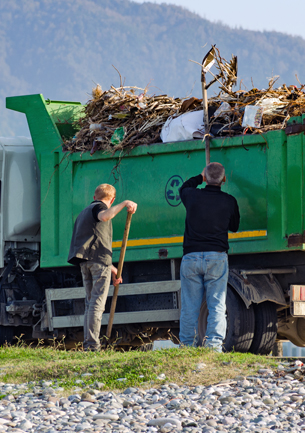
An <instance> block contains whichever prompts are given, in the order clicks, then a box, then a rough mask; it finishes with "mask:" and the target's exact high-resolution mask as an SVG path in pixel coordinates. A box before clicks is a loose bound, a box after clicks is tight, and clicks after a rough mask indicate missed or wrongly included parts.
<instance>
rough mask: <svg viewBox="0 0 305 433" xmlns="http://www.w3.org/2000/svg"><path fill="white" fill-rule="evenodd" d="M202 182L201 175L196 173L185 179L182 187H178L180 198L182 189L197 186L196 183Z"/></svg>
mask: <svg viewBox="0 0 305 433" xmlns="http://www.w3.org/2000/svg"><path fill="white" fill-rule="evenodd" d="M202 182H203V177H202V175H201V174H198V175H197V176H194V177H191V178H190V179H188V180H186V181H185V182H184V184H183V185H182V187H181V188H180V197H181V198H182V196H181V194H182V193H183V190H184V189H186V188H197V186H198V185H201V184H202Z"/></svg>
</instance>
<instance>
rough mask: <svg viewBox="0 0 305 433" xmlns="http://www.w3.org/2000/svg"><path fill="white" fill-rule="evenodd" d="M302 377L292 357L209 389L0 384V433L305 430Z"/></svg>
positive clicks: (261, 432)
mask: <svg viewBox="0 0 305 433" xmlns="http://www.w3.org/2000/svg"><path fill="white" fill-rule="evenodd" d="M202 368H206V366H205V365H203V364H201V365H200V368H198V370H201V369H202ZM304 377H305V366H303V364H302V363H301V361H296V362H295V363H292V364H291V363H281V364H280V365H279V366H278V368H277V369H275V371H273V370H271V369H260V370H259V371H258V374H257V375H254V376H248V377H243V376H237V377H236V378H235V379H234V380H228V381H224V382H222V383H219V384H216V385H213V386H203V385H200V384H197V386H194V387H189V386H187V385H177V384H175V383H166V384H164V385H162V386H159V387H156V388H153V387H152V388H147V389H141V388H135V387H129V388H126V389H125V390H124V391H119V392H110V391H102V390H101V388H102V386H101V385H102V384H101V382H99V383H95V384H94V385H93V387H92V388H91V389H89V390H88V388H87V389H85V388H84V389H82V388H81V387H78V388H75V389H74V393H73V394H71V395H69V396H67V397H62V391H63V388H60V387H58V386H57V384H56V383H55V382H54V383H53V382H51V381H41V382H39V383H33V382H31V383H28V384H21V385H15V384H5V383H0V395H1V396H2V399H1V400H0V433H23V432H29V433H36V432H37V433H58V432H61V433H73V432H80V433H81V432H88V433H89V432H101V433H108V432H109V433H110V432H118V433H128V432H137V433H141V432H149V433H153V432H160V433H167V432H188V433H226V432H249V433H250V432H253V433H267V432H270V433H273V432H279V433H282V432H286V431H287V432H292V433H294V432H295V433H296V432H305V380H304ZM84 386H85V385H84Z"/></svg>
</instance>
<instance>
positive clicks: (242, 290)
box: [228, 269, 287, 308]
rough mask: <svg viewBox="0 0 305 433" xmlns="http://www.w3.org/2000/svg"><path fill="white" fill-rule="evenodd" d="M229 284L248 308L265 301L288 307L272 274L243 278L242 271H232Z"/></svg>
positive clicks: (281, 290)
mask: <svg viewBox="0 0 305 433" xmlns="http://www.w3.org/2000/svg"><path fill="white" fill-rule="evenodd" d="M228 283H229V285H230V286H231V287H232V288H233V289H234V290H235V291H236V292H237V293H238V294H239V296H240V297H241V299H242V300H243V302H244V303H245V305H246V307H247V308H249V307H250V305H251V304H260V303H262V302H265V301H270V302H274V303H275V304H278V305H283V306H287V302H286V300H285V297H284V294H283V289H282V287H281V286H280V284H279V283H278V281H277V280H276V278H275V277H274V276H273V275H272V274H270V275H264V274H262V275H246V276H242V275H241V273H240V271H238V270H235V269H232V270H230V272H229V278H228Z"/></svg>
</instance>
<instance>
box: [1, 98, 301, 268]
mask: <svg viewBox="0 0 305 433" xmlns="http://www.w3.org/2000/svg"><path fill="white" fill-rule="evenodd" d="M7 107H8V108H11V109H14V110H17V111H21V112H24V113H25V114H26V116H27V120H28V123H29V127H30V131H31V134H32V139H33V143H34V146H35V151H36V154H37V158H38V160H39V164H40V169H41V225H42V245H41V265H42V266H44V267H54V266H66V264H67V262H66V260H67V255H68V250H69V245H70V239H71V235H72V229H73V224H74V221H75V219H76V217H77V215H78V214H79V212H80V211H81V210H82V209H83V208H84V207H85V206H86V205H88V204H89V203H90V202H91V201H92V198H93V194H94V189H95V187H96V186H97V185H98V184H100V183H110V184H112V185H114V186H115V187H116V189H117V198H116V202H120V201H122V200H124V199H130V200H134V201H136V202H137V203H138V211H137V212H136V214H135V215H134V216H133V219H132V224H131V229H130V234H129V243H128V248H127V252H126V260H127V261H138V260H152V259H158V257H159V250H160V249H167V250H168V258H176V257H181V256H182V237H183V232H184V218H185V209H184V207H183V205H182V203H181V202H180V198H179V187H180V186H181V184H182V182H183V181H184V180H186V179H187V178H189V177H191V176H194V175H197V174H199V173H200V172H201V171H202V169H203V167H204V165H205V154H204V143H203V142H202V141H201V140H192V141H189V142H180V143H159V144H155V145H151V146H139V147H137V148H135V149H134V150H133V151H132V152H130V153H129V154H128V155H126V156H124V157H123V158H121V159H120V158H119V155H115V156H114V157H113V156H111V155H109V154H105V153H103V152H96V153H95V154H94V155H93V156H90V154H89V152H86V153H82V154H80V153H74V154H65V153H63V152H62V151H61V147H60V145H61V142H62V138H61V135H63V134H64V135H66V134H68V135H72V134H74V131H75V128H74V125H73V124H72V123H73V121H75V120H77V119H78V118H79V116H81V115H83V107H82V106H81V105H80V104H78V103H69V102H58V101H54V102H53V101H47V102H46V101H45V100H44V99H43V96H42V95H30V96H23V97H15V98H8V99H7ZM299 121H300V122H302V119H299ZM63 125H64V127H63ZM303 146H304V144H303V134H295V135H289V136H287V135H286V134H285V132H284V131H271V132H268V133H267V134H264V135H260V134H257V135H247V136H243V137H242V136H237V137H233V138H226V139H222V138H217V139H213V140H211V161H219V162H221V163H222V164H223V165H224V166H225V168H226V174H227V183H226V184H225V185H224V187H223V190H224V191H226V192H228V193H230V194H232V195H234V196H235V197H236V199H237V201H238V203H239V206H240V212H241V224H240V229H239V233H238V234H236V235H235V234H230V253H231V254H232V253H233V254H240V253H246V254H250V253H258V252H268V251H269V252H272V251H284V250H287V249H302V248H303V243H302V242H299V243H298V244H295V245H294V246H293V247H290V248H289V247H288V237H289V236H290V235H291V234H296V235H302V234H303V225H304V224H303V219H304V216H303V213H304V212H303V209H304V201H303V166H304V155H303ZM202 187H204V185H203V186H202ZM125 219H126V212H125V211H122V212H121V213H120V214H119V215H117V217H116V218H115V219H114V220H113V228H114V261H117V260H118V257H119V241H120V240H121V239H122V236H123V232H124V225H125Z"/></svg>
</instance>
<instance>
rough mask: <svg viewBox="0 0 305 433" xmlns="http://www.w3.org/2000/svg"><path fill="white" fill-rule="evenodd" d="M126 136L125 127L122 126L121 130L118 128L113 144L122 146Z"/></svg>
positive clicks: (113, 137)
mask: <svg viewBox="0 0 305 433" xmlns="http://www.w3.org/2000/svg"><path fill="white" fill-rule="evenodd" d="M124 136H125V128H124V127H123V126H120V128H117V129H116V130H115V131H114V133H113V134H112V136H111V139H110V141H111V144H114V145H116V144H120V143H121V142H122V141H123V139H124Z"/></svg>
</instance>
